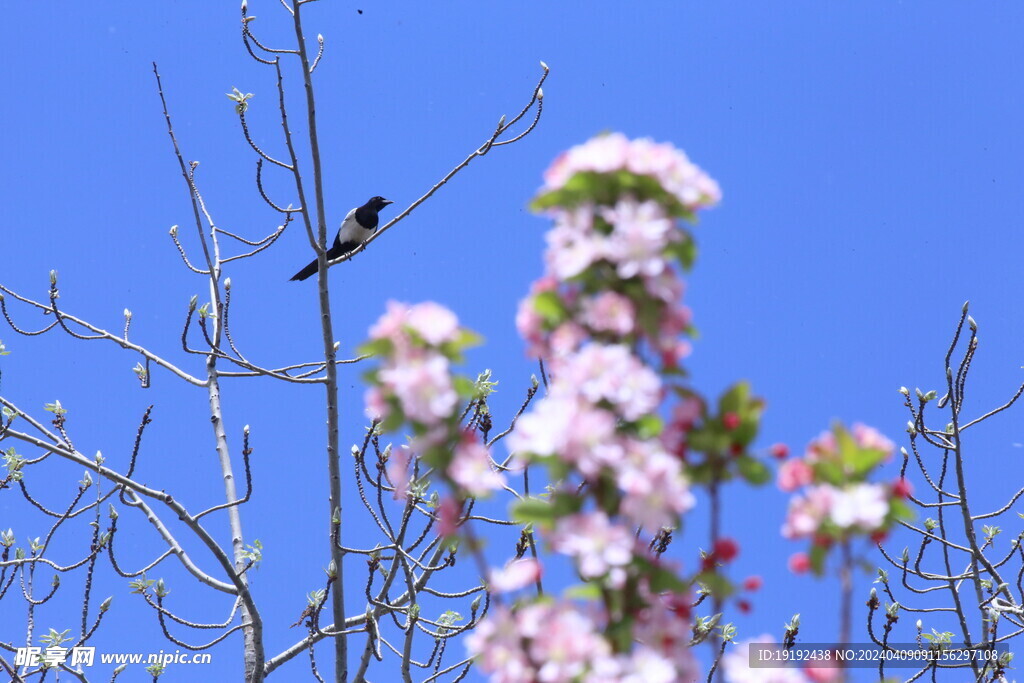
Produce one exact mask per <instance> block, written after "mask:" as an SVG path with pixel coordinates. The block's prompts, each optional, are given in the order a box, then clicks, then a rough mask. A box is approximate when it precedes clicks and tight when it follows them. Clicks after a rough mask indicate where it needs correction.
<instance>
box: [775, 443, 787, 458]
mask: <svg viewBox="0 0 1024 683" xmlns="http://www.w3.org/2000/svg"><path fill="white" fill-rule="evenodd" d="M771 451H772V455H774V456H775V457H776V458H778V459H779V460H785V459H786V458H787V457H789V446H787V445H786V444H784V443H777V444H772V448H771Z"/></svg>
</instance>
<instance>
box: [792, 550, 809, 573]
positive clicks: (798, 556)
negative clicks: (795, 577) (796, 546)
mask: <svg viewBox="0 0 1024 683" xmlns="http://www.w3.org/2000/svg"><path fill="white" fill-rule="evenodd" d="M810 570H811V558H809V557H807V553H793V554H792V555H790V556H789V571H791V572H793V573H794V574H806V573H807V572H809V571H810Z"/></svg>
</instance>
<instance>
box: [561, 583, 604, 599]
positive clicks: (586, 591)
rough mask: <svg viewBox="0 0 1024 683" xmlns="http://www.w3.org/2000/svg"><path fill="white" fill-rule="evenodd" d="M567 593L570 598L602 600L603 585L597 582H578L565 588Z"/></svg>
mask: <svg viewBox="0 0 1024 683" xmlns="http://www.w3.org/2000/svg"><path fill="white" fill-rule="evenodd" d="M565 595H566V597H568V598H569V599H570V600H600V599H601V587H600V586H599V585H597V584H596V583H591V582H588V583H577V584H576V585H574V586H570V587H569V588H566V589H565Z"/></svg>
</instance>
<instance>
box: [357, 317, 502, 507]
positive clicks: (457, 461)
mask: <svg viewBox="0 0 1024 683" xmlns="http://www.w3.org/2000/svg"><path fill="white" fill-rule="evenodd" d="M467 335H468V333H467V332H465V331H464V330H463V329H462V328H461V327H460V326H459V321H458V318H456V317H455V314H454V313H452V312H451V311H450V310H448V309H447V308H445V307H444V306H441V305H440V304H436V303H434V302H431V301H428V302H425V303H421V304H416V305H413V306H410V305H408V304H404V303H399V302H396V301H389V302H388V304H387V311H386V312H385V313H384V315H383V316H381V318H380V320H378V321H377V323H376V324H374V325H373V327H371V328H370V340H369V342H368V344H367V348H368V349H369V350H372V351H373V352H374V353H375V354H376V355H377V357H378V358H379V360H380V368H379V369H378V370H376V371H375V372H373V373H372V376H371V386H370V387H369V389H368V390H367V392H366V412H367V415H368V416H369V417H370V418H371V419H375V420H377V421H379V422H382V423H384V424H385V425H387V426H388V427H389V428H391V429H393V428H396V427H397V426H398V425H397V424H392V423H393V422H396V421H397V422H398V423H399V424H400V423H402V422H408V423H409V425H410V426H411V427H412V432H413V440H412V442H411V444H410V446H409V447H408V448H406V447H403V448H401V449H399V450H398V451H397V452H396V453H393V454H392V456H391V461H390V462H389V466H388V476H389V479H390V480H391V481H392V482H393V483H394V485H395V494H396V495H397V496H402V495H404V494H405V492H406V489H407V485H408V481H409V479H408V476H409V475H408V470H409V466H410V463H411V462H412V459H413V458H414V457H416V456H422V455H424V454H429V456H430V457H431V463H430V464H432V465H435V466H439V467H440V469H441V471H442V472H443V473H444V476H446V477H447V478H448V480H449V481H450V482H451V483H452V484H454V485H455V487H456V488H457V490H458V492H459V493H460V495H461V496H484V495H487V494H488V493H489V492H491V491H494V490H497V489H500V488H501V487H502V485H503V484H504V477H503V476H502V475H501V474H500V473H499V472H498V471H496V470H495V469H494V467H493V463H492V461H491V457H490V453H489V451H488V449H487V447H486V445H484V444H483V443H482V442H481V441H480V439H479V437H478V436H477V434H476V433H475V432H468V431H465V430H463V429H462V428H461V427H460V425H459V424H458V422H459V420H458V416H459V413H458V410H457V407H458V403H459V398H460V397H459V395H458V392H457V391H456V389H455V380H454V378H453V376H452V370H451V362H452V360H453V358H456V357H457V356H458V354H459V352H460V351H461V346H463V345H464V344H465V342H464V339H465V338H466V337H467Z"/></svg>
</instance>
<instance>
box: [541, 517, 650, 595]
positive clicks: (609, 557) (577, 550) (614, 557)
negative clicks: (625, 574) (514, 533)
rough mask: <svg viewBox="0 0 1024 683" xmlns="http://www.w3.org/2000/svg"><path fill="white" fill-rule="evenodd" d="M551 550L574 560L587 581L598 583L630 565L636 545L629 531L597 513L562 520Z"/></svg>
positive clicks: (556, 529) (555, 533)
mask: <svg viewBox="0 0 1024 683" xmlns="http://www.w3.org/2000/svg"><path fill="white" fill-rule="evenodd" d="M551 546H552V547H553V548H554V549H555V550H556V551H557V552H560V553H563V554H565V555H569V556H570V557H572V558H574V559H575V560H576V566H577V569H579V572H580V575H581V576H582V577H583V578H585V579H595V578H598V577H601V576H604V575H605V574H608V573H609V572H611V571H613V570H616V569H621V568H622V567H625V566H626V565H628V564H629V563H630V562H631V561H632V559H633V549H634V547H635V541H634V539H633V533H632V531H631V530H630V529H629V528H627V527H624V526H622V525H620V524H613V523H612V522H611V520H609V519H608V516H607V515H605V514H604V513H603V512H596V511H595V512H586V513H579V514H575V515H572V516H570V517H564V518H562V519H561V520H559V521H558V524H557V525H556V526H555V531H554V533H553V534H552V535H551Z"/></svg>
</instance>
